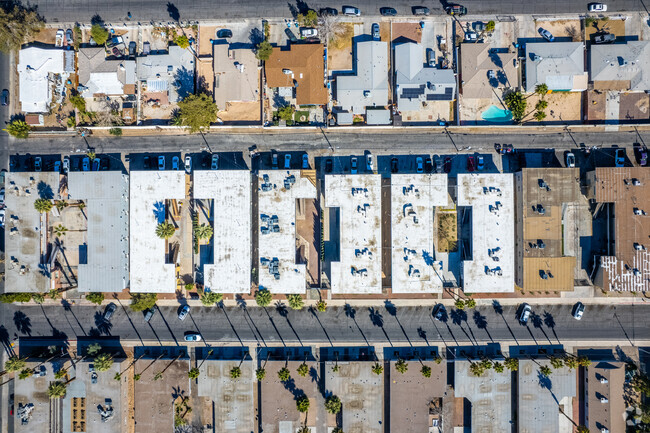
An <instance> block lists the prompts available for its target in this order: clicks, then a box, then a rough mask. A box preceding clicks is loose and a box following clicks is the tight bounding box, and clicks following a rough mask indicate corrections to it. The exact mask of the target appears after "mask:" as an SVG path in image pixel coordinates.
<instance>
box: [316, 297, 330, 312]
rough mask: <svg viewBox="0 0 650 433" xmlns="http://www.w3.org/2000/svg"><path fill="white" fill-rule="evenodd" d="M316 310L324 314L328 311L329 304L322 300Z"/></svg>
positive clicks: (317, 304)
mask: <svg viewBox="0 0 650 433" xmlns="http://www.w3.org/2000/svg"><path fill="white" fill-rule="evenodd" d="M316 309H317V310H318V311H320V312H321V313H324V312H325V310H327V302H325V301H323V300H322V299H321V300H320V301H318V302H317V303H316Z"/></svg>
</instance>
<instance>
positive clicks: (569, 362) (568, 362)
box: [564, 356, 578, 370]
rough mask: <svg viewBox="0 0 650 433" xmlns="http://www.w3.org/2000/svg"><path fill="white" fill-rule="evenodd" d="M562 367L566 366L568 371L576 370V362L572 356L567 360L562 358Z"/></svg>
mask: <svg viewBox="0 0 650 433" xmlns="http://www.w3.org/2000/svg"><path fill="white" fill-rule="evenodd" d="M564 365H566V366H567V368H569V370H575V369H576V368H578V360H577V359H575V358H574V357H572V356H569V357H567V358H564Z"/></svg>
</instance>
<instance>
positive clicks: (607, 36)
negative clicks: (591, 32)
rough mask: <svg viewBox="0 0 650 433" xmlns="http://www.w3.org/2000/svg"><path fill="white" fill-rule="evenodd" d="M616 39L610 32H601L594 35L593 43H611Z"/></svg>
mask: <svg viewBox="0 0 650 433" xmlns="http://www.w3.org/2000/svg"><path fill="white" fill-rule="evenodd" d="M615 41H616V35H613V34H611V33H601V34H598V35H595V36H594V44H611V43H612V42H615Z"/></svg>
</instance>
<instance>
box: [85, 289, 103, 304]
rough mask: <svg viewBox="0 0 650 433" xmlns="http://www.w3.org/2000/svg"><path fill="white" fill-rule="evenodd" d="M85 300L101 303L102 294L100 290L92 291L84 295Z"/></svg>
mask: <svg viewBox="0 0 650 433" xmlns="http://www.w3.org/2000/svg"><path fill="white" fill-rule="evenodd" d="M86 301H90V302H92V303H93V304H97V305H101V304H102V302H104V294H103V293H102V292H92V293H88V294H87V295H86Z"/></svg>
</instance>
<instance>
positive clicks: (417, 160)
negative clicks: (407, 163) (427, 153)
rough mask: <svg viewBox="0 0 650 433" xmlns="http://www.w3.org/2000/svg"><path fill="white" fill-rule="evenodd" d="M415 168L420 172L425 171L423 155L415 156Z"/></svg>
mask: <svg viewBox="0 0 650 433" xmlns="http://www.w3.org/2000/svg"><path fill="white" fill-rule="evenodd" d="M415 170H416V171H417V172H418V173H424V160H423V159H422V157H421V156H418V157H417V158H415Z"/></svg>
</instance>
